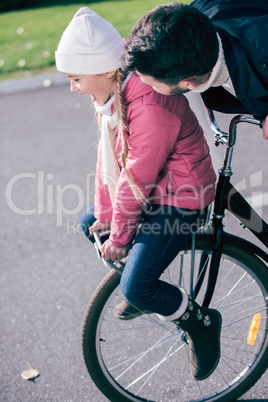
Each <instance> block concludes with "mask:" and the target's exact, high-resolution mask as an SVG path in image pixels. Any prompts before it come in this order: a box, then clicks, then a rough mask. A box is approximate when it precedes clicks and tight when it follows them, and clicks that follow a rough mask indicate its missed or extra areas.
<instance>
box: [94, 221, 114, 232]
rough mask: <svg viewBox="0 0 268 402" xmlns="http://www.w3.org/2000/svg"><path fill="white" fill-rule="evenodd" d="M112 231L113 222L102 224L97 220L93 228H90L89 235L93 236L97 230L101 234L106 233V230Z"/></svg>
mask: <svg viewBox="0 0 268 402" xmlns="http://www.w3.org/2000/svg"><path fill="white" fill-rule="evenodd" d="M110 229H111V222H100V221H98V220H96V221H95V222H94V223H93V225H92V226H90V228H89V233H90V234H91V235H93V233H94V232H96V231H97V230H98V231H99V232H100V233H101V232H106V230H110Z"/></svg>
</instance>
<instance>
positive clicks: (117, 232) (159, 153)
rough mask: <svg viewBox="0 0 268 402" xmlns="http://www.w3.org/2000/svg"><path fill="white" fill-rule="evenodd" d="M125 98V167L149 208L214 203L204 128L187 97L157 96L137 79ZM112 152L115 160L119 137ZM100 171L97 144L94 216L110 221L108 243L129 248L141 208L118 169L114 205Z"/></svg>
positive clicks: (211, 173) (212, 181) (187, 206)
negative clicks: (126, 151)
mask: <svg viewBox="0 0 268 402" xmlns="http://www.w3.org/2000/svg"><path fill="white" fill-rule="evenodd" d="M124 96H125V99H126V102H127V105H128V107H127V131H126V139H127V142H128V148H129V151H128V159H127V163H126V169H127V172H128V173H129V174H130V176H131V177H132V179H133V180H134V182H135V183H136V185H137V186H139V188H140V189H141V190H142V192H143V194H144V196H145V197H146V198H147V199H148V200H149V201H150V203H151V204H166V205H173V206H176V207H180V208H186V209H191V210H193V209H200V208H203V207H206V206H207V205H208V204H210V203H211V202H212V201H213V200H214V195H215V180H216V175H215V172H214V169H213V166H212V161H211V157H210V154H209V148H208V145H207V142H206V140H205V137H204V133H203V130H202V128H201V127H200V125H199V123H198V120H197V118H196V116H195V114H194V113H193V111H192V110H191V109H190V107H189V104H188V101H187V99H186V98H185V96H183V95H176V96H165V95H161V94H158V93H156V92H155V91H154V90H153V89H152V88H151V87H149V86H146V85H144V84H143V83H142V82H141V80H140V79H139V78H138V77H137V76H135V75H133V76H132V77H131V79H130V81H129V82H128V84H127V87H126V89H125V91H124ZM115 152H116V157H117V159H118V161H119V155H120V152H121V143H120V136H119V139H118V141H117V143H116V145H115ZM119 165H120V163H119ZM120 169H121V165H120ZM100 171H101V143H100V144H99V149H98V161H97V175H96V182H95V201H94V210H95V218H96V219H98V220H100V221H101V222H112V225H111V235H110V240H111V241H112V243H113V244H115V245H116V246H119V247H120V246H127V245H129V244H131V242H132V240H133V238H134V237H135V233H136V228H137V224H138V223H139V221H140V218H141V213H142V208H143V206H142V205H141V204H140V203H139V202H138V201H137V200H136V199H135V196H134V195H133V192H132V190H131V189H130V186H129V184H128V181H127V178H126V175H125V172H124V171H123V170H121V173H120V177H119V182H118V184H117V189H116V199H115V203H114V206H113V207H112V205H111V201H110V197H109V192H108V189H107V186H104V185H103V184H102V183H101V179H100Z"/></svg>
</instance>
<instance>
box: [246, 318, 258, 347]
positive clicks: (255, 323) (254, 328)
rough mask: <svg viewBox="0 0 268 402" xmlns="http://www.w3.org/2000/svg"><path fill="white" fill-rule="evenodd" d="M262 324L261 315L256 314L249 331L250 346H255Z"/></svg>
mask: <svg viewBox="0 0 268 402" xmlns="http://www.w3.org/2000/svg"><path fill="white" fill-rule="evenodd" d="M260 322H261V314H260V313H258V314H255V315H254V317H253V319H252V323H251V325H250V328H249V331H248V344H249V345H254V342H255V339H256V338H257V335H258V331H259V326H260Z"/></svg>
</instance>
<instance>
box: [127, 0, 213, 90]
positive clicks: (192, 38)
mask: <svg viewBox="0 0 268 402" xmlns="http://www.w3.org/2000/svg"><path fill="white" fill-rule="evenodd" d="M218 48H219V45H218V40H217V35H216V31H215V28H214V26H213V24H212V22H211V21H210V19H209V18H208V17H206V16H205V15H204V14H203V13H202V12H200V11H199V10H197V9H196V8H194V7H192V6H188V5H183V4H181V3H168V4H164V5H161V6H159V7H156V8H154V9H153V10H151V11H150V12H149V13H147V14H146V15H144V16H143V17H142V18H140V19H139V20H138V21H137V23H136V24H135V26H134V28H133V29H132V31H131V32H130V34H129V38H128V41H127V43H126V47H125V51H124V55H123V68H124V69H126V70H127V71H135V70H136V71H138V72H140V73H141V74H145V75H150V76H152V77H154V78H155V79H156V80H159V81H161V82H164V83H166V84H168V85H176V84H178V82H179V81H181V80H183V79H185V78H189V77H191V76H199V75H203V74H207V73H209V72H210V71H211V70H212V69H213V67H214V65H215V64H216V61H217V57H218Z"/></svg>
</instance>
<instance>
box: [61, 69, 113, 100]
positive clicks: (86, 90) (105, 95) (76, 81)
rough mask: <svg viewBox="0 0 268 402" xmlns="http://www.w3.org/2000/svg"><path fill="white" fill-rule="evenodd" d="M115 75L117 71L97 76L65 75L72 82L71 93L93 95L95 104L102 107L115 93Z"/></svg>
mask: <svg viewBox="0 0 268 402" xmlns="http://www.w3.org/2000/svg"><path fill="white" fill-rule="evenodd" d="M114 73H115V71H111V72H109V73H103V74H96V75H75V74H65V75H66V76H67V77H68V78H69V79H70V81H71V87H70V91H71V92H78V93H79V94H80V95H87V94H91V99H92V100H93V102H96V103H97V104H98V105H99V106H102V105H104V104H105V103H106V102H107V101H108V100H109V99H110V97H111V96H112V94H113V92H114V85H115V83H114V78H113V77H114Z"/></svg>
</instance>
